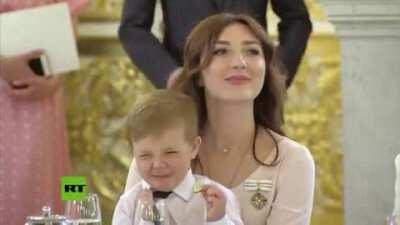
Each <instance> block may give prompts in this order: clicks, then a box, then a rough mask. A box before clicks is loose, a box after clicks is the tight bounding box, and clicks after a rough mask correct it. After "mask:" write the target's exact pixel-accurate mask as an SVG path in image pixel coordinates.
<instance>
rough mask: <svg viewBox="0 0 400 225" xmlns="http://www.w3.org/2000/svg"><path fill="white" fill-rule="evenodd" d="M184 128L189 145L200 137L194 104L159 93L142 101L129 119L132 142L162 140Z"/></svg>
mask: <svg viewBox="0 0 400 225" xmlns="http://www.w3.org/2000/svg"><path fill="white" fill-rule="evenodd" d="M177 125H179V126H184V129H185V138H186V140H187V141H189V142H190V141H191V140H193V138H194V137H196V136H198V116H197V108H196V103H195V102H194V100H193V99H192V98H191V97H189V96H187V95H185V94H182V93H178V92H175V91H170V90H156V91H154V92H152V93H150V94H149V95H146V96H144V97H143V98H142V99H141V100H139V101H138V102H137V103H136V104H135V106H134V108H133V110H132V112H131V113H130V114H129V116H128V119H127V134H128V138H129V142H130V143H131V144H132V141H139V140H141V139H143V138H146V137H148V136H156V137H157V136H160V135H161V134H162V132H164V131H165V130H166V129H169V128H171V127H174V126H177Z"/></svg>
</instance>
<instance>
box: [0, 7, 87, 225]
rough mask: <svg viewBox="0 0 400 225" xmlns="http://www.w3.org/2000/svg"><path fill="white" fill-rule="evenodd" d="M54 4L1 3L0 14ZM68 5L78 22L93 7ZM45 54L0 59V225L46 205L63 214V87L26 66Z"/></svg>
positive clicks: (65, 152)
mask: <svg viewBox="0 0 400 225" xmlns="http://www.w3.org/2000/svg"><path fill="white" fill-rule="evenodd" d="M56 2H60V1H57V0H30V1H26V0H1V1H0V13H5V12H12V11H16V10H21V9H26V8H32V7H37V6H41V5H47V4H53V3H56ZM67 2H68V5H69V7H70V12H71V15H72V18H74V21H76V20H77V17H78V14H79V12H80V11H81V10H82V9H83V8H84V7H85V6H86V5H87V4H88V3H89V1H88V0H68V1H67ZM48 35H51V31H49V34H48ZM28 41H29V40H28ZM43 53H44V52H43V51H42V50H34V51H26V52H25V53H23V54H20V55H14V56H0V202H1V204H0V224H24V223H25V221H26V217H27V216H28V215H38V214H40V211H41V208H42V206H44V205H47V206H50V207H51V208H52V210H53V211H55V212H56V213H63V211H62V202H61V193H60V189H61V188H60V185H61V184H60V182H61V176H64V175H67V174H68V171H69V166H70V165H69V163H70V160H69V151H68V145H67V142H68V140H67V132H66V121H65V114H64V106H63V96H62V90H61V84H60V80H59V78H55V77H52V76H50V77H46V78H44V77H41V76H37V75H36V74H34V73H33V71H32V70H31V69H30V67H29V66H28V62H29V60H30V59H34V58H37V57H38V56H40V54H43Z"/></svg>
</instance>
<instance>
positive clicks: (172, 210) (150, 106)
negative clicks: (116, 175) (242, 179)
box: [112, 90, 243, 225]
mask: <svg viewBox="0 0 400 225" xmlns="http://www.w3.org/2000/svg"><path fill="white" fill-rule="evenodd" d="M128 133H129V140H130V143H131V144H132V146H133V147H134V160H135V161H136V165H137V168H138V171H139V174H140V176H141V177H142V178H143V180H142V181H141V182H139V183H138V184H136V185H135V186H133V187H132V188H131V189H130V190H128V191H127V192H125V194H123V195H122V196H121V198H120V200H119V201H118V204H117V206H116V208H115V211H114V216H113V222H112V224H113V225H145V224H146V225H147V224H154V225H157V224H164V223H160V222H159V221H158V219H159V218H160V216H161V217H165V218H163V220H164V221H168V222H167V223H165V224H168V225H169V224H176V225H203V224H207V225H211V224H212V225H217V224H218V225H225V224H227V225H228V224H229V225H238V224H243V223H242V221H241V219H240V215H239V214H240V213H239V206H238V204H237V201H236V198H235V197H234V195H233V193H232V192H231V191H230V190H229V189H227V188H225V187H224V186H222V185H220V184H218V183H216V182H215V181H212V180H210V179H208V178H206V177H203V176H197V175H196V176H194V175H193V174H192V172H191V161H192V159H194V158H195V157H196V155H197V153H198V151H199V146H200V143H201V138H200V136H199V135H198V117H197V110H196V104H195V102H194V101H193V100H192V99H191V98H190V97H189V96H186V95H183V94H180V93H176V92H172V91H166V90H163V91H161V90H159V91H156V92H154V93H153V94H151V95H150V96H148V97H146V98H144V100H143V101H142V102H141V103H140V104H139V105H138V106H137V107H135V110H134V111H133V112H132V114H131V115H130V116H129V117H128ZM199 184H205V185H199ZM154 202H156V203H154ZM160 202H161V203H162V204H160ZM154 204H155V205H158V206H164V209H161V208H160V207H158V208H159V209H157V207H155V206H154ZM163 214H165V215H163Z"/></svg>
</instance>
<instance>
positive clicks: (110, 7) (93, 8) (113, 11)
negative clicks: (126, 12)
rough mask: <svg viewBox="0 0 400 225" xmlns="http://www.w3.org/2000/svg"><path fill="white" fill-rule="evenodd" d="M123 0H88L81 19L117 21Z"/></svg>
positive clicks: (119, 17)
mask: <svg viewBox="0 0 400 225" xmlns="http://www.w3.org/2000/svg"><path fill="white" fill-rule="evenodd" d="M123 4H124V0H90V4H89V7H88V9H87V10H85V12H84V13H83V14H82V16H81V19H82V20H86V21H90V20H92V21H119V20H120V19H121V13H122V7H123Z"/></svg>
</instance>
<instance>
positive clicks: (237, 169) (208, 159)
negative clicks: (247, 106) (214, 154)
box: [205, 128, 257, 188]
mask: <svg viewBox="0 0 400 225" xmlns="http://www.w3.org/2000/svg"><path fill="white" fill-rule="evenodd" d="M256 139H257V128H256V129H255V131H254V137H253V145H252V150H253V152H254V153H255V149H256ZM249 150H250V149H249V148H248V149H247V150H246V151H243V154H242V155H241V157H240V159H239V162H238V165H237V166H236V167H235V170H234V172H233V175H232V178H231V180H230V181H229V183H228V186H229V188H233V187H232V184H233V182H234V181H235V180H236V178H237V176H238V172H239V169H240V168H242V164H243V163H244V161H245V160H244V159H245V158H246V157H245V156H246V154H247V153H248V152H249ZM205 153H206V160H207V176H208V177H210V178H211V173H210V157H209V154H208V151H207V150H206V151H205Z"/></svg>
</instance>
